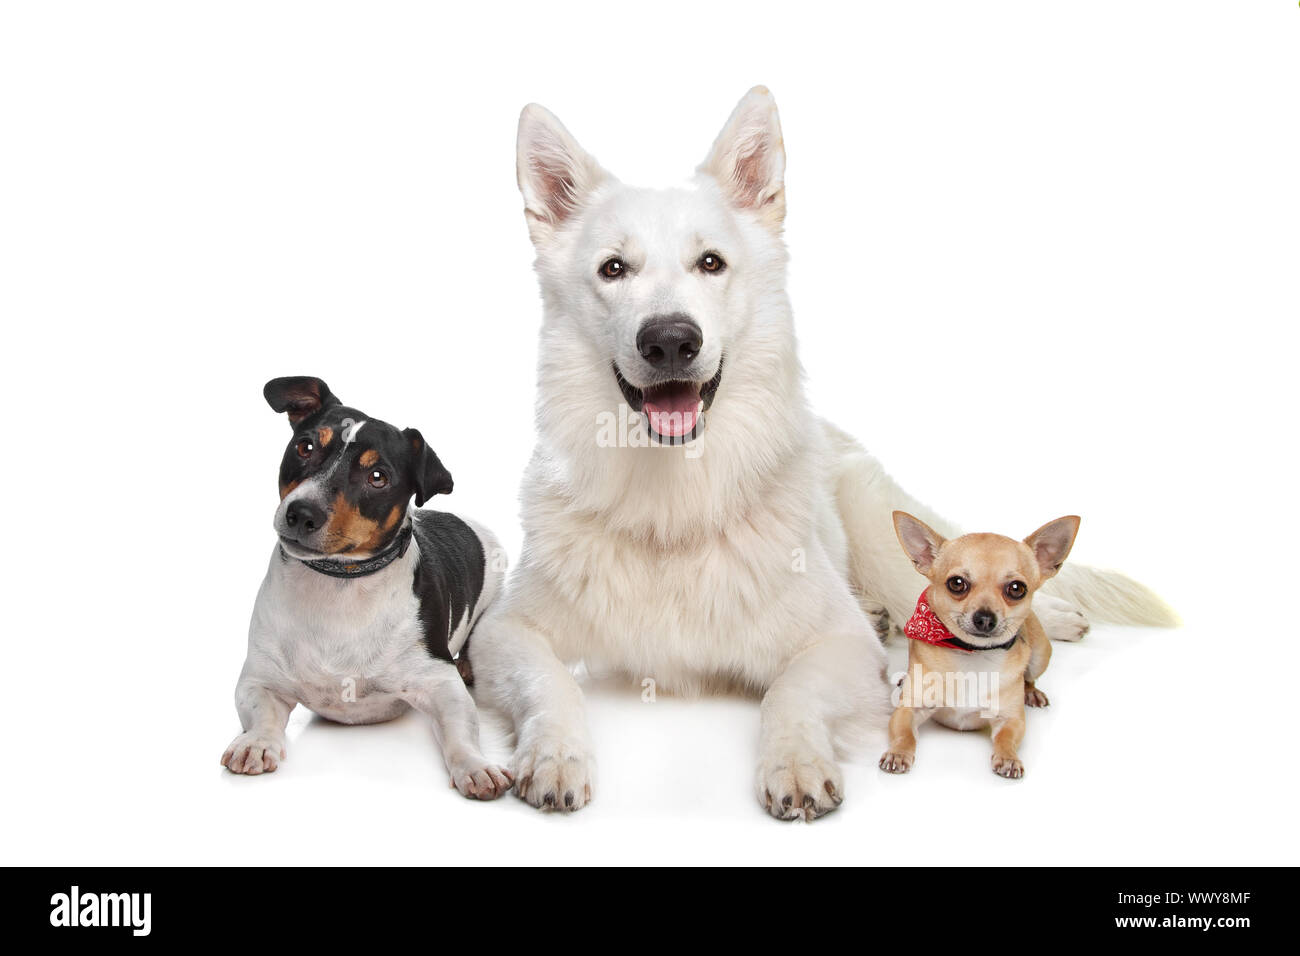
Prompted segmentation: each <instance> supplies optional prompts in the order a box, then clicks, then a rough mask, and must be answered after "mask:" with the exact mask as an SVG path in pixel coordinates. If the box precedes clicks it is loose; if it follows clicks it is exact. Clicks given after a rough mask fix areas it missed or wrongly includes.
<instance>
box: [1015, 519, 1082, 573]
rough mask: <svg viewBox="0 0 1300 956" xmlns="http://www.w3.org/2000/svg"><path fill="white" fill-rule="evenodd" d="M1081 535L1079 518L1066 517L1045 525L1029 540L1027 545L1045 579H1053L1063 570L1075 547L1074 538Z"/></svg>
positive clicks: (1026, 542) (1027, 539) (1026, 541)
mask: <svg viewBox="0 0 1300 956" xmlns="http://www.w3.org/2000/svg"><path fill="white" fill-rule="evenodd" d="M1078 533H1079V516H1078V515H1066V516H1065V517H1064V518H1057V519H1056V520H1055V521H1049V522H1047V524H1045V525H1043V526H1042V527H1041V528H1039V529H1038V530H1037V531H1035V532H1034V533H1033V534H1031V535H1030V536H1029V537H1028V538H1026V539H1025V544H1027V545H1029V550H1030V551H1032V552H1034V559H1035V560H1036V561H1037V562H1038V569H1039V570H1040V571H1042V572H1043V579H1044V580H1046V579H1047V578H1050V577H1053V576H1054V575H1055V574H1056V572H1057V571H1059V570H1061V565H1062V564H1064V563H1065V559H1066V557H1068V556H1069V554H1070V549H1071V548H1073V547H1074V536H1075V535H1076V534H1078Z"/></svg>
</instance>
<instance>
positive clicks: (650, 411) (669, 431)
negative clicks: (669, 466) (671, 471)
mask: <svg viewBox="0 0 1300 956" xmlns="http://www.w3.org/2000/svg"><path fill="white" fill-rule="evenodd" d="M699 406H700V390H699V387H698V386H696V385H691V384H689V383H686V382H683V383H681V384H674V385H663V386H661V387H659V388H656V389H654V390H652V391H648V392H647V393H646V396H645V399H644V400H643V401H642V403H641V407H642V408H643V409H644V410H645V413H646V415H647V417H649V419H650V427H651V428H653V429H654V430H655V432H656V433H658V434H660V435H663V436H664V437H665V438H681V437H682V436H684V435H689V434H690V433H691V432H692V431H693V430H694V428H695V417H696V412H697V411H698V409H699Z"/></svg>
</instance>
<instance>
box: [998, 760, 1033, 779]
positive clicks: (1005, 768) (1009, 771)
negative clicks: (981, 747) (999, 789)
mask: <svg viewBox="0 0 1300 956" xmlns="http://www.w3.org/2000/svg"><path fill="white" fill-rule="evenodd" d="M993 772H994V773H995V774H997V775H998V776H999V777H1006V778H1007V779H1008V780H1019V779H1020V778H1021V777H1023V776H1024V775H1025V765H1024V764H1022V763H1021V762H1020V761H1019V760H1017V759H1016V758H1015V757H1002V756H999V755H998V754H994V755H993Z"/></svg>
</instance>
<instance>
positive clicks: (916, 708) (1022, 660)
mask: <svg viewBox="0 0 1300 956" xmlns="http://www.w3.org/2000/svg"><path fill="white" fill-rule="evenodd" d="M894 530H895V531H896V532H897V533H898V540H899V542H900V543H901V544H902V545H903V550H904V551H906V552H907V556H908V557H909V558H911V559H912V563H913V564H914V565H916V570H918V571H920V572H921V573H922V574H924V575H925V576H926V577H927V578H929V579H930V586H929V587H928V588H926V589H925V590H924V591H922V592H921V597H920V600H918V601H917V603H916V613H915V614H913V615H912V617H911V619H910V620H909V621H908V622H907V626H906V627H905V628H904V629H903V632H904V633H905V634H906V635H907V636H908V637H909V638H911V639H912V640H911V643H910V644H909V646H908V655H907V656H908V668H907V669H908V675H907V677H905V678H904V680H903V684H902V688H901V691H902V692H901V696H900V698H899V704H898V707H897V709H895V711H894V716H893V717H892V718H891V719H890V721H889V750H888V751H887V752H886V753H885V755H884V756H883V757H881V758H880V769H881V770H887V771H889V772H890V773H906V772H907V771H908V770H909V769H910V768H911V766H912V762H913V761H914V760H915V759H916V728H917V727H919V726H920V725H921V724H923V723H925V721H927V720H929V719H930V718H931V717H933V718H934V719H935V720H937V721H938V722H939V723H941V724H943V725H944V726H946V727H952V728H953V729H955V730H975V729H977V728H982V727H986V726H990V725H991V726H992V728H993V772H994V773H996V774H998V775H1000V776H1003V777H1011V778H1016V777H1022V776H1024V773H1025V767H1024V764H1022V763H1021V762H1020V758H1019V757H1018V756H1017V755H1016V749H1017V748H1018V747H1019V746H1020V741H1021V740H1022V739H1023V738H1024V736H1025V705H1026V704H1028V705H1029V706H1030V707H1046V706H1047V695H1046V694H1044V693H1043V692H1042V691H1041V690H1039V689H1038V688H1037V687H1035V686H1034V682H1035V681H1036V680H1038V678H1039V677H1040V676H1041V675H1042V673H1043V671H1045V670H1046V669H1047V662H1048V661H1049V660H1050V659H1051V657H1052V647H1051V645H1050V644H1049V643H1048V640H1047V635H1046V634H1045V633H1044V632H1043V626H1042V625H1041V624H1040V623H1039V622H1038V618H1037V617H1035V616H1034V611H1033V607H1032V604H1033V599H1034V592H1035V591H1037V590H1038V588H1039V586H1040V585H1041V584H1042V583H1043V582H1044V581H1046V580H1047V579H1048V578H1050V577H1052V576H1054V575H1055V574H1056V572H1057V571H1059V570H1060V569H1061V565H1062V564H1064V563H1065V559H1066V556H1067V555H1069V553H1070V548H1072V547H1073V546H1074V536H1075V535H1076V534H1077V533H1078V531H1079V519H1078V517H1077V516H1075V515H1069V516H1068V517H1065V518H1057V519H1056V520H1055V521H1049V522H1048V523H1047V524H1045V525H1043V526H1042V527H1041V528H1039V529H1038V530H1037V531H1035V532H1034V533H1033V534H1031V535H1030V536H1029V537H1027V538H1025V540H1024V541H1023V542H1022V541H1015V540H1013V539H1011V538H1004V537H1003V536H1002V535H1000V534H967V535H963V536H962V537H960V538H955V539H953V540H952V541H946V540H944V538H943V537H942V536H941V535H939V534H938V533H937V532H936V531H935V530H934V529H933V528H930V527H929V526H928V525H926V524H925V523H924V522H922V521H919V520H917V519H916V518H914V517H912V516H911V515H909V514H907V513H906V512H903V511H895V512H894Z"/></svg>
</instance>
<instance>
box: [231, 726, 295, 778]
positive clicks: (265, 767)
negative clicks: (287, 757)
mask: <svg viewBox="0 0 1300 956" xmlns="http://www.w3.org/2000/svg"><path fill="white" fill-rule="evenodd" d="M283 759H284V739H283V738H278V737H268V736H263V735H261V734H254V733H242V734H240V735H239V736H238V737H236V738H235V739H234V740H232V741H231V742H230V746H229V747H227V748H226V752H225V753H223V754H222V755H221V766H223V767H225V768H226V769H227V770H229V771H230V772H231V773H244V774H248V775H249V776H256V775H257V774H259V773H274V772H275V768H276V767H278V766H280V761H281V760H283Z"/></svg>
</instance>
